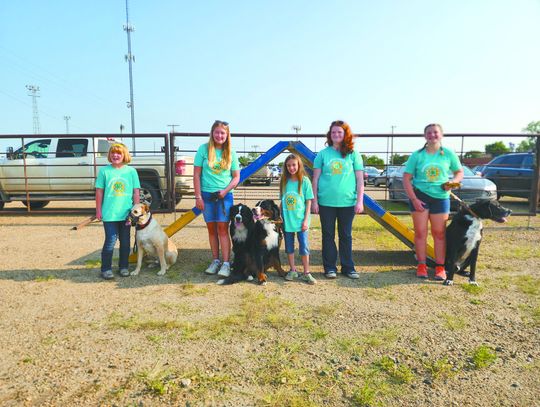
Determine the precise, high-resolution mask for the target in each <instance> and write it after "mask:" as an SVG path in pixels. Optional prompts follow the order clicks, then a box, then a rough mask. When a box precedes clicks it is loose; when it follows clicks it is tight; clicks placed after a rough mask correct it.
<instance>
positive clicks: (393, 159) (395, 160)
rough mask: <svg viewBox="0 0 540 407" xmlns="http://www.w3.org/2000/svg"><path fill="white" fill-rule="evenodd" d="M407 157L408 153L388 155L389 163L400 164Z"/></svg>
mask: <svg viewBox="0 0 540 407" xmlns="http://www.w3.org/2000/svg"><path fill="white" fill-rule="evenodd" d="M408 159H409V154H403V155H401V154H394V155H392V156H391V157H390V165H401V164H404V163H405V162H406V161H407V160H408Z"/></svg>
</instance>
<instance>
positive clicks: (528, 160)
mask: <svg viewBox="0 0 540 407" xmlns="http://www.w3.org/2000/svg"><path fill="white" fill-rule="evenodd" d="M523 167H524V168H532V167H533V155H532V154H527V155H526V156H525V159H524V160H523Z"/></svg>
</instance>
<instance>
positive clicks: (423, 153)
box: [403, 123, 463, 281]
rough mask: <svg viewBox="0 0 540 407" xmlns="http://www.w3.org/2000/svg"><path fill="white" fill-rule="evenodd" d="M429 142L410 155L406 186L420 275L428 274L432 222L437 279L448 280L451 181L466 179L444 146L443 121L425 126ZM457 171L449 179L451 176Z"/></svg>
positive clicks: (426, 276) (404, 179) (451, 154)
mask: <svg viewBox="0 0 540 407" xmlns="http://www.w3.org/2000/svg"><path fill="white" fill-rule="evenodd" d="M424 138H425V139H426V144H425V145H424V147H422V148H421V149H420V150H418V151H415V152H414V153H412V155H411V156H410V157H409V160H408V161H407V165H406V166H405V172H404V173H403V187H404V189H405V192H406V193H407V196H408V197H409V208H410V210H411V215H412V218H413V224H414V248H415V251H416V260H417V261H418V266H417V268H416V276H417V277H418V278H428V272H427V266H426V246H427V235H428V222H429V223H431V235H432V236H433V246H434V249H435V263H436V265H435V280H440V281H444V280H445V279H446V271H445V270H444V260H445V254H446V236H445V235H446V221H447V220H448V214H449V212H450V192H449V190H450V189H451V187H450V186H449V185H450V183H459V182H461V180H462V179H463V168H462V166H461V163H460V162H459V158H458V157H457V155H456V153H455V152H453V151H452V150H450V149H448V148H446V147H443V146H442V139H443V130H442V127H441V125H440V124H436V123H432V124H428V125H427V126H426V127H425V128H424ZM450 174H453V179H452V180H451V181H450V182H449V181H448V177H449V175H450Z"/></svg>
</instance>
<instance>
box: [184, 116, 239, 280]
mask: <svg viewBox="0 0 540 407" xmlns="http://www.w3.org/2000/svg"><path fill="white" fill-rule="evenodd" d="M193 165H194V169H193V187H194V189H195V206H196V207H197V209H199V210H201V211H202V213H203V216H204V221H205V222H206V228H207V230H208V240H209V241H210V249H211V250H212V256H213V260H212V262H211V263H210V265H209V266H208V268H207V269H206V270H205V273H206V274H216V273H217V274H218V275H219V276H221V277H228V276H229V275H230V263H229V259H230V256H231V238H230V237H229V229H228V226H229V211H230V209H231V207H232V206H233V194H232V190H233V189H234V188H235V187H236V185H237V184H238V181H239V180H240V164H239V163H238V158H237V156H236V152H235V151H233V149H232V146H231V133H230V130H229V123H227V122H223V121H220V120H216V121H215V122H214V124H213V125H212V128H211V130H210V137H209V139H208V143H206V144H203V145H202V146H200V147H199V149H198V150H197V154H196V155H195V160H194V163H193ZM220 246H221V254H222V256H223V264H222V263H221V260H220V259H219V249H220Z"/></svg>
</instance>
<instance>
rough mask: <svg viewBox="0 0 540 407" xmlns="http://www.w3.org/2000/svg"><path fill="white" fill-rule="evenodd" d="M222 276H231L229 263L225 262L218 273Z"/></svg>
mask: <svg viewBox="0 0 540 407" xmlns="http://www.w3.org/2000/svg"><path fill="white" fill-rule="evenodd" d="M217 274H218V276H220V277H229V276H230V275H231V266H230V264H229V263H223V264H222V265H221V268H220V269H219V272H218V273H217Z"/></svg>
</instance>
